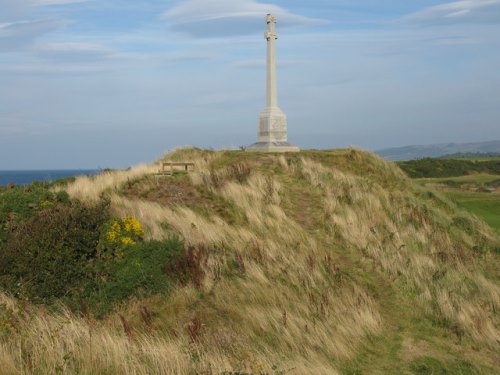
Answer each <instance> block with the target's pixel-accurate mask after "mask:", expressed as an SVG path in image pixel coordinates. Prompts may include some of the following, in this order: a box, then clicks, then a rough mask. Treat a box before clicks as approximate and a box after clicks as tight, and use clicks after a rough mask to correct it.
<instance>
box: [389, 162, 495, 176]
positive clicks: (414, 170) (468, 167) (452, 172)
mask: <svg viewBox="0 0 500 375" xmlns="http://www.w3.org/2000/svg"><path fill="white" fill-rule="evenodd" d="M397 164H398V165H399V167H400V168H401V169H402V170H403V171H405V172H406V174H407V175H408V176H409V177H411V178H427V177H429V178H431V177H434V178H436V177H457V176H464V175H468V174H471V173H490V174H500V161H498V160H488V161H475V160H457V159H435V158H424V159H418V160H408V161H400V162H398V163H397Z"/></svg>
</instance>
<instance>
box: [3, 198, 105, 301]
mask: <svg viewBox="0 0 500 375" xmlns="http://www.w3.org/2000/svg"><path fill="white" fill-rule="evenodd" d="M108 219H109V213H108V202H102V203H99V204H97V205H95V206H90V207H89V206H85V205H83V204H81V203H78V202H73V203H71V204H70V205H65V204H62V203H53V204H52V205H49V206H48V207H47V208H44V209H41V210H40V211H36V212H35V213H33V216H32V217H31V218H30V219H28V220H26V221H24V222H21V223H19V224H18V225H17V226H16V228H15V229H14V230H13V231H12V233H11V234H10V236H9V239H8V240H7V241H6V243H5V244H4V245H3V247H2V248H1V249H0V274H1V276H0V286H2V287H3V288H5V289H6V290H7V291H9V292H11V293H13V294H14V295H17V296H19V297H22V298H28V299H30V300H32V301H34V302H42V303H46V302H50V301H52V300H53V299H54V298H60V297H63V296H64V297H68V296H75V295H80V294H81V293H82V291H83V289H84V288H85V285H86V284H88V283H90V282H91V281H92V280H93V278H94V276H95V267H94V264H95V259H96V255H97V244H98V241H99V236H100V231H101V227H102V226H103V224H104V223H105V222H106V221H107V220H108Z"/></svg>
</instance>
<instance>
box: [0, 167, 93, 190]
mask: <svg viewBox="0 0 500 375" xmlns="http://www.w3.org/2000/svg"><path fill="white" fill-rule="evenodd" d="M99 171H100V170H98V169H65V170H33V171H29V170H20V171H0V186H5V185H8V184H15V185H29V184H31V183H33V182H53V181H55V180H59V179H61V178H67V177H76V176H81V175H94V174H97V173H99Z"/></svg>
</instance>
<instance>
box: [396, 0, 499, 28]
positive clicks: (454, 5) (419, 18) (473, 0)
mask: <svg viewBox="0 0 500 375" xmlns="http://www.w3.org/2000/svg"><path fill="white" fill-rule="evenodd" d="M400 21H403V22H415V23H444V24H446V23H491V22H494V23H500V0H461V1H454V2H449V3H445V4H440V5H435V6H431V7H428V8H425V9H423V10H421V11H418V12H415V13H412V14H409V15H406V16H404V17H402V18H401V19H400Z"/></svg>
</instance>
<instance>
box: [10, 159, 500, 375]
mask: <svg viewBox="0 0 500 375" xmlns="http://www.w3.org/2000/svg"><path fill="white" fill-rule="evenodd" d="M165 158H166V159H168V160H183V161H185V160H189V161H193V162H194V163H195V166H196V168H195V171H194V172H193V173H190V174H189V175H186V174H182V173H178V174H175V175H174V176H171V177H166V176H155V175H154V173H155V172H156V171H157V169H158V166H157V165H150V166H139V167H136V168H132V169H131V170H128V171H114V172H107V173H103V174H101V175H98V176H95V177H80V178H77V179H76V180H75V181H73V182H70V183H68V184H67V185H60V186H51V187H50V188H49V189H48V190H49V193H47V192H46V190H43V191H42V192H39V191H38V190H35V189H31V190H30V191H26V190H25V191H23V192H18V191H15V190H13V191H3V192H0V202H2V200H3V202H4V203H3V205H0V224H2V225H1V226H2V228H4V229H3V230H4V234H3V237H1V239H2V240H1V242H0V268H1V267H2V266H3V267H4V268H2V272H3V273H5V274H6V275H7V276H5V275H4V276H2V277H1V278H0V282H1V284H2V285H3V288H4V290H6V292H9V293H8V294H7V293H5V294H2V295H0V364H1V367H0V368H1V369H2V370H1V371H3V372H2V373H5V374H26V373H28V374H48V373H50V374H57V373H61V374H62V373H64V374H73V373H75V374H234V375H236V374H496V373H498V372H499V370H500V366H499V365H498V363H500V362H499V361H500V356H499V354H498V353H500V350H499V349H500V332H499V315H498V310H499V308H500V286H499V274H498V264H499V263H498V261H499V250H500V240H499V237H498V235H497V234H496V233H495V232H494V231H493V230H492V229H491V228H490V227H489V226H488V225H487V224H486V223H484V222H483V221H481V220H479V219H478V218H477V217H475V216H473V215H471V214H470V213H469V212H468V211H466V210H464V209H461V208H460V207H458V206H457V205H456V204H454V203H453V202H452V201H450V200H449V199H447V198H446V197H445V196H443V195H441V194H440V193H438V192H434V191H430V190H428V189H427V188H426V187H422V186H420V185H419V184H417V183H415V182H413V181H412V180H410V179H409V178H408V177H406V175H405V174H404V173H403V172H402V171H401V170H400V169H399V168H398V167H397V166H396V165H394V164H391V163H388V162H386V161H384V160H382V159H381V158H379V157H377V156H375V155H373V154H370V153H367V152H364V151H361V150H357V149H349V150H332V151H303V152H301V153H299V154H290V155H273V154H252V153H245V152H240V151H225V152H222V151H220V152H216V151H202V150H196V149H181V150H178V151H175V152H173V153H171V154H168V155H166V156H165ZM21 193H22V194H21ZM26 197H29V199H28V198H26ZM12 202H17V203H16V204H13V203H12ZM7 203H8V204H7ZM26 205H29V206H28V207H29V208H26ZM82 223H83V224H82ZM34 230H37V231H39V233H42V234H43V235H40V236H36V235H33V234H31V235H29V233H33V231H34ZM96 232H97V235H95V233H96ZM68 233H70V234H71V235H69V234H68ZM37 237H40V238H43V239H44V241H43V242H40V241H38V240H37V239H36V238H37ZM34 238H35V239H34ZM82 238H83V239H85V240H82ZM37 241H38V242H37ZM75 242H76V243H78V244H79V245H75V246H76V247H75V246H73V245H71V244H75ZM68 244H69V245H68ZM35 245H39V246H46V247H47V249H53V250H47V251H48V253H49V255H47V254H45V253H43V252H42V251H40V250H38V251H36V250H35V249H37V247H36V246H35ZM70 245H71V246H70ZM79 248H84V249H87V251H85V252H84V254H82V253H81V252H76V253H75V249H79ZM38 249H40V247H39V248H38ZM35 253H36V254H35ZM16 254H17V255H16ZM51 254H57V257H55V255H51ZM3 258H6V259H7V260H3ZM54 262H57V264H58V267H53V264H54ZM75 264H76V265H81V266H82V267H84V269H85V272H79V273H75V272H74V269H72V268H71V267H70V266H72V265H75ZM12 265H15V266H16V268H15V269H13V268H12ZM7 266H9V267H7ZM70 271H72V272H70ZM40 273H41V274H40ZM63 277H66V278H65V279H64V280H67V281H66V282H65V283H63V284H62V285H61V283H57V281H58V280H61V279H63ZM75 278H77V280H75ZM34 280H40V281H38V282H35V281H34ZM43 280H49V281H50V282H51V283H53V285H55V286H57V287H58V289H56V290H57V291H58V293H59V294H58V295H57V296H54V298H51V295H50V293H49V292H47V290H46V289H44V288H42V287H40V285H39V284H40V283H42V286H43V285H44V284H43ZM80 280H84V282H83V281H82V282H79V281H80ZM14 281H16V282H14ZM65 285H66V288H65ZM34 302H38V303H34ZM41 302H42V303H43V304H40V303H41ZM66 306H69V307H66Z"/></svg>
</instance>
